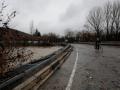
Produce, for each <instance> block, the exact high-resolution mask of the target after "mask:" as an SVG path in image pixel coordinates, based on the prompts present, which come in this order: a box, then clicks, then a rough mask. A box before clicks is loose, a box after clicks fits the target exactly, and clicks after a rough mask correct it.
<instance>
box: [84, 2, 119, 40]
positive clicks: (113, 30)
mask: <svg viewBox="0 0 120 90" xmlns="http://www.w3.org/2000/svg"><path fill="white" fill-rule="evenodd" d="M85 26H86V27H87V29H88V30H93V31H95V33H96V36H97V37H100V38H101V39H103V40H107V41H109V40H112V41H118V40H120V1H119V0H118V1H114V2H107V3H106V4H105V5H104V7H95V8H93V9H92V10H91V11H90V12H89V15H88V17H87V23H86V25H85Z"/></svg>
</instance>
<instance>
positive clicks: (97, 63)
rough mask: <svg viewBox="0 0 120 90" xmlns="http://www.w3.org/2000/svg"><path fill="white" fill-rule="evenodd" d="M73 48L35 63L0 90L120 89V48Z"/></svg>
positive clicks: (0, 86)
mask: <svg viewBox="0 0 120 90" xmlns="http://www.w3.org/2000/svg"><path fill="white" fill-rule="evenodd" d="M72 47H73V48H72ZM72 47H71V46H67V47H65V48H64V49H62V50H60V51H59V52H56V53H55V54H54V55H53V56H52V59H49V60H48V61H49V62H48V61H45V62H44V63H43V64H40V66H39V65H38V64H35V63H34V65H35V67H34V68H32V70H31V69H30V70H27V71H26V72H24V73H22V74H21V75H18V76H17V77H16V78H13V79H12V80H11V81H7V82H5V83H3V84H2V85H0V88H1V89H0V90H6V89H7V90H9V89H13V90H120V78H119V76H120V70H119V69H120V53H119V51H120V48H118V47H114V46H102V48H101V49H100V50H99V51H98V50H95V49H94V47H93V46H92V45H87V44H73V45H72ZM71 51H72V52H71ZM68 56H69V57H68ZM50 57H51V56H50ZM58 57H59V58H58ZM47 58H49V57H46V59H47ZM54 59H56V60H54ZM36 63H38V62H36ZM34 65H33V66H34ZM38 68H39V69H38ZM22 75H23V76H22ZM27 77H29V78H27ZM17 83H18V84H17Z"/></svg>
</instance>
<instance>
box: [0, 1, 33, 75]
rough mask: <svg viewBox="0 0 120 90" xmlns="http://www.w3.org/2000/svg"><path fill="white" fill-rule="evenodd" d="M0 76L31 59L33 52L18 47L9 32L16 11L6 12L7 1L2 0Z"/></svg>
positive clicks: (0, 11)
mask: <svg viewBox="0 0 120 90" xmlns="http://www.w3.org/2000/svg"><path fill="white" fill-rule="evenodd" d="M0 3H1V8H0V25H1V26H0V39H1V40H0V76H1V75H5V73H6V72H8V71H9V70H11V69H13V68H15V67H16V66H17V65H20V64H21V63H22V62H25V61H26V60H28V59H30V58H31V56H32V52H31V51H28V50H26V49H25V48H22V47H21V48H20V47H16V46H15V44H14V42H15V39H14V38H11V37H10V35H9V33H10V29H9V23H10V21H11V20H12V19H13V18H14V17H15V16H16V11H13V12H11V13H9V14H7V15H6V14H4V13H3V12H4V11H5V9H6V7H7V6H6V5H5V2H4V1H3V2H2V1H0Z"/></svg>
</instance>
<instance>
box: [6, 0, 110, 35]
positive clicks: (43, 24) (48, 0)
mask: <svg viewBox="0 0 120 90" xmlns="http://www.w3.org/2000/svg"><path fill="white" fill-rule="evenodd" d="M107 1H108V0H7V1H6V3H7V4H8V7H9V8H10V9H11V10H16V11H17V16H16V17H15V18H14V20H13V21H12V26H11V27H12V28H15V29H18V30H21V31H24V32H27V33H30V23H31V22H32V21H33V22H34V26H35V27H36V28H38V29H39V31H40V32H41V33H48V32H55V33H58V34H63V33H64V30H65V29H67V28H73V29H80V28H82V26H83V24H84V23H85V21H86V16H87V15H88V12H89V11H90V9H91V8H93V7H95V6H102V5H103V4H104V3H105V2H107Z"/></svg>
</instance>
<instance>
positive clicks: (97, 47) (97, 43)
mask: <svg viewBox="0 0 120 90" xmlns="http://www.w3.org/2000/svg"><path fill="white" fill-rule="evenodd" d="M95 49H98V50H99V49H100V38H98V37H97V39H96V42H95Z"/></svg>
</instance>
